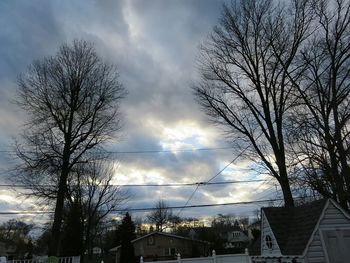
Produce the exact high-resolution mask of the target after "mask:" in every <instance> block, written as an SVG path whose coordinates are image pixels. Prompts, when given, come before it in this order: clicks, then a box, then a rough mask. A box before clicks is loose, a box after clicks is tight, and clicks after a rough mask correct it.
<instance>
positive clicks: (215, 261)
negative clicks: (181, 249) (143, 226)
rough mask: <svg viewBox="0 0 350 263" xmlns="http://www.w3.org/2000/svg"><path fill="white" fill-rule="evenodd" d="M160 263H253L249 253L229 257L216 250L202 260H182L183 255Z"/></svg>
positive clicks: (141, 259)
mask: <svg viewBox="0 0 350 263" xmlns="http://www.w3.org/2000/svg"><path fill="white" fill-rule="evenodd" d="M157 262H160V263H251V260H250V257H249V255H248V251H247V250H246V253H245V254H229V255H216V253H215V250H213V254H212V256H211V257H201V258H181V255H180V254H178V255H177V259H175V260H165V261H157ZM140 263H143V257H140Z"/></svg>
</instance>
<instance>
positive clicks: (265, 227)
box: [261, 210, 281, 256]
mask: <svg viewBox="0 0 350 263" xmlns="http://www.w3.org/2000/svg"><path fill="white" fill-rule="evenodd" d="M261 226H262V229H261V255H262V256H270V255H273V256H280V255H281V250H280V249H279V246H278V244H277V241H276V238H275V236H274V234H273V232H272V230H271V227H270V224H269V222H268V221H267V218H266V216H265V213H264V210H262V223H261ZM267 235H269V236H270V237H271V238H272V249H269V248H268V247H267V246H266V242H265V237H266V236H267Z"/></svg>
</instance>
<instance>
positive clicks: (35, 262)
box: [7, 256, 80, 263]
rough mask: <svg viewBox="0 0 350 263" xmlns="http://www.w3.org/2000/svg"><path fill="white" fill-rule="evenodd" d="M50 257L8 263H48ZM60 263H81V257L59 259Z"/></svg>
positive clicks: (16, 260)
mask: <svg viewBox="0 0 350 263" xmlns="http://www.w3.org/2000/svg"><path fill="white" fill-rule="evenodd" d="M47 258H48V257H36V258H33V259H14V260H7V263H46V261H47ZM58 263H80V256H75V257H59V258H58Z"/></svg>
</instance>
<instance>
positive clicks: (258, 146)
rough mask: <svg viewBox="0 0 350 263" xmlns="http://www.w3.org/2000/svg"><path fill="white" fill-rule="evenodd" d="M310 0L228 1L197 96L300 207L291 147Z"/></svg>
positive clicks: (204, 60) (207, 47) (206, 53)
mask: <svg viewBox="0 0 350 263" xmlns="http://www.w3.org/2000/svg"><path fill="white" fill-rule="evenodd" d="M308 2H309V1H307V0H304V1H296V0H295V1H290V2H289V5H288V7H285V8H284V7H283V6H286V5H278V4H276V2H275V1H269V0H245V1H240V2H233V3H232V4H231V6H227V5H224V8H223V15H222V17H221V20H220V24H219V25H218V26H217V27H215V28H214V31H213V33H212V34H211V36H210V37H209V39H208V41H207V42H206V43H205V44H204V45H203V46H202V48H201V58H200V67H201V73H202V79H201V81H200V82H199V83H198V84H197V85H196V86H195V87H194V91H195V96H196V98H197V100H198V101H199V103H200V105H201V106H202V107H203V109H204V111H205V112H206V113H207V115H208V116H209V117H210V118H211V120H212V121H213V122H214V123H215V124H218V125H219V126H220V127H222V128H223V129H224V131H225V132H227V134H228V136H229V138H230V139H233V142H234V143H236V145H237V148H238V149H241V150H242V149H244V150H245V151H246V156H247V157H250V158H252V159H253V160H254V161H255V162H256V163H257V164H259V165H260V166H261V167H263V168H264V171H267V172H268V173H269V174H271V175H272V176H273V177H275V178H276V179H277V181H278V182H279V184H280V186H281V189H282V192H283V196H284V202H285V205H286V206H288V207H291V206H294V203H293V197H292V193H291V189H290V182H289V177H288V159H287V156H286V149H285V147H286V146H285V132H284V125H285V114H286V111H287V110H288V109H289V108H290V106H291V104H292V101H291V99H290V98H291V91H292V83H291V81H290V80H289V78H288V70H292V69H293V65H294V60H295V56H296V53H297V51H298V50H299V49H300V46H301V45H302V43H303V41H304V39H305V36H306V33H307V31H308V28H309V25H310V23H311V17H312V16H310V14H311V9H310V7H309V5H308Z"/></svg>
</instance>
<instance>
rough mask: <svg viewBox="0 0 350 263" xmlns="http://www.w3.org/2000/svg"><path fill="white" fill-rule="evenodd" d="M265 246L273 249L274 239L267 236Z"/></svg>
mask: <svg viewBox="0 0 350 263" xmlns="http://www.w3.org/2000/svg"><path fill="white" fill-rule="evenodd" d="M265 244H266V246H267V247H268V248H269V249H272V238H271V236H270V235H266V236H265Z"/></svg>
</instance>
